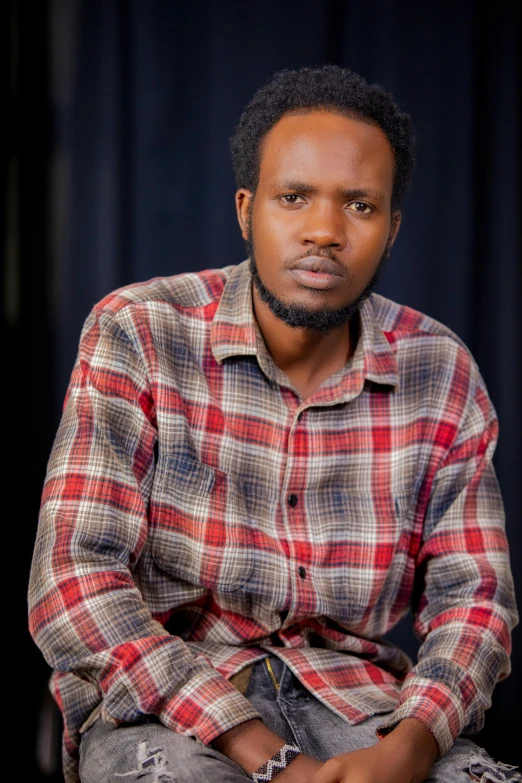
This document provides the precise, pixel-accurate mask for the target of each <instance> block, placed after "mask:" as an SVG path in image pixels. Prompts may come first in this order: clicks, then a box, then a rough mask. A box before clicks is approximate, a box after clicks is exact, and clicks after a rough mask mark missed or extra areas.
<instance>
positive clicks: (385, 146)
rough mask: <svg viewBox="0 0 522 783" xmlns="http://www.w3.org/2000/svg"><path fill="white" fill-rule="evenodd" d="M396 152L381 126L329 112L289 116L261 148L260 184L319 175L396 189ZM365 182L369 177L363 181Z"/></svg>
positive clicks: (350, 182) (329, 178)
mask: <svg viewBox="0 0 522 783" xmlns="http://www.w3.org/2000/svg"><path fill="white" fill-rule="evenodd" d="M394 163H395V161H394V156H393V152H392V149H391V146H390V143H389V141H388V139H387V138H386V136H385V134H384V132H383V131H382V130H381V128H379V127H378V126H376V125H370V124H368V123H366V122H363V121H361V120H359V119H355V118H351V117H347V116H345V115H343V114H338V113H336V112H332V111H328V110H323V111H318V110H315V111H310V112H303V113H297V112H296V113H292V114H286V115H285V116H284V117H282V118H281V119H280V120H279V121H278V122H277V123H276V124H275V125H274V126H273V128H271V129H270V131H269V132H268V133H267V135H266V137H265V139H264V141H263V145H262V147H261V165H260V171H259V183H260V185H261V184H262V183H263V184H265V185H268V184H269V183H270V182H272V181H278V182H279V181H280V180H281V179H282V178H283V179H285V180H286V179H288V180H299V181H308V180H307V178H308V179H310V178H313V180H314V182H313V184H316V183H317V181H323V182H327V181H329V180H335V181H338V182H342V184H343V185H346V184H349V185H353V186H357V187H358V186H361V185H362V184H364V185H365V186H367V187H369V186H370V185H372V186H379V187H380V188H384V189H385V190H388V189H389V191H390V193H391V190H392V188H393V173H394ZM362 180H365V182H364V183H363V182H362Z"/></svg>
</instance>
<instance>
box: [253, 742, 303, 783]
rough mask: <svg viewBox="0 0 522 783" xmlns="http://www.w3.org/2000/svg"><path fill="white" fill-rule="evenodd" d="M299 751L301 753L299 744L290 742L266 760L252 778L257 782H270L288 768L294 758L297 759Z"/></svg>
mask: <svg viewBox="0 0 522 783" xmlns="http://www.w3.org/2000/svg"><path fill="white" fill-rule="evenodd" d="M299 753H301V751H300V750H299V748H298V747H297V745H289V744H288V743H287V744H286V745H283V747H282V748H281V749H280V750H278V751H277V753H276V754H275V755H274V756H272V758H271V759H268V761H265V763H264V764H263V765H262V766H261V767H259V769H256V771H255V772H252V775H251V777H252V780H255V781H256V783H268V782H269V781H270V780H273V779H274V778H275V776H276V775H278V774H279V772H282V771H283V770H284V769H286V768H287V766H288V765H289V764H290V762H291V761H292V759H295V757H296V756H298V755H299Z"/></svg>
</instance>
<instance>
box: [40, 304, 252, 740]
mask: <svg viewBox="0 0 522 783" xmlns="http://www.w3.org/2000/svg"><path fill="white" fill-rule="evenodd" d="M124 323H125V324H126V328H125V329H124V328H123V327H122V326H121V325H120V323H118V322H117V321H116V318H115V317H114V316H113V314H112V313H106V312H104V311H103V310H102V311H101V312H100V311H93V312H92V313H91V315H90V316H89V318H88V319H87V321H86V323H85V326H84V329H83V332H82V336H81V340H80V347H79V353H78V359H77V362H76V364H75V367H74V370H73V373H72V378H71V383H70V386H69V389H68V392H67V396H66V403H65V406H64V412H63V416H62V420H61V423H60V426H59V429H58V433H57V436H56V439H55V443H54V446H53V450H52V453H51V457H50V460H49V464H48V469H47V475H46V481H45V485H44V490H43V496H42V504H41V513H40V518H39V524H38V532H37V538H36V544H35V549H34V554H33V562H32V567H31V575H30V584H29V617H30V630H31V634H32V636H33V638H34V640H35V642H36V644H37V645H38V646H39V648H40V649H41V651H42V653H43V655H44V657H45V659H46V661H47V663H48V664H49V665H50V666H51V667H52V668H53V669H55V670H56V671H58V672H72V673H73V674H74V675H76V676H77V677H79V678H81V679H82V680H86V681H88V682H90V683H92V684H94V685H95V686H96V687H97V688H98V689H99V691H100V696H101V697H102V698H103V711H102V717H103V719H104V720H106V721H109V722H112V723H116V724H119V723H126V722H133V721H136V720H139V719H140V718H141V717H142V716H143V715H144V714H154V715H156V716H157V717H158V718H159V719H160V720H161V722H162V723H163V724H164V725H165V726H167V727H168V728H170V729H172V730H174V731H176V732H177V733H180V734H185V735H188V736H193V737H196V738H197V739H198V740H200V741H201V742H203V743H205V744H208V743H209V742H211V741H212V740H213V739H214V738H215V737H216V736H219V735H220V734H222V733H223V732H224V731H227V730H228V729H230V728H232V727H234V726H236V725H238V724H240V723H242V722H244V721H246V720H249V719H251V718H260V715H259V714H258V712H257V711H256V710H255V709H254V708H253V707H252V706H251V704H250V702H249V701H248V700H247V699H245V698H244V696H242V695H241V694H240V693H239V691H238V690H237V689H236V688H234V686H233V685H232V684H230V683H229V682H228V681H227V680H226V679H225V677H223V676H222V675H221V674H220V673H219V672H218V671H217V670H216V669H214V668H213V667H212V665H211V663H210V661H209V660H208V659H207V658H206V657H205V656H203V655H195V654H193V653H191V651H190V650H189V648H188V647H187V645H185V644H184V642H183V641H182V640H181V639H180V638H178V637H175V636H172V635H170V634H169V633H168V632H167V631H166V630H165V629H164V627H163V626H162V625H161V624H160V623H159V622H157V621H156V620H155V619H154V618H153V617H152V615H151V613H150V611H149V609H148V607H147V606H146V604H145V603H144V601H143V599H142V596H141V593H140V591H139V590H138V588H137V586H136V584H135V583H134V581H133V578H132V566H133V564H135V563H136V561H137V560H138V558H139V557H140V554H141V553H142V550H143V547H144V544H145V541H146V538H147V528H148V519H147V505H148V499H149V496H150V492H151V487H152V482H153V479H154V466H155V458H154V450H155V445H156V442H157V438H158V432H157V425H156V420H155V406H154V395H153V391H152V390H151V388H149V376H148V374H147V372H146V369H145V368H146V354H145V349H144V348H142V343H141V338H140V336H139V334H140V329H141V330H142V329H143V328H145V327H143V326H140V325H138V324H136V323H134V321H133V319H132V317H130V316H129V317H128V318H127V321H125V322H124ZM133 330H134V332H133Z"/></svg>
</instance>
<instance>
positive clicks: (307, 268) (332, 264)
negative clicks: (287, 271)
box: [292, 256, 343, 277]
mask: <svg viewBox="0 0 522 783" xmlns="http://www.w3.org/2000/svg"><path fill="white" fill-rule="evenodd" d="M292 269H302V270H303V271H304V272H318V273H320V274H323V275H337V276H338V277H342V276H343V273H342V269H341V266H340V264H338V263H337V261H332V259H331V258H324V257H323V256H308V258H302V259H301V260H300V261H298V262H297V263H296V264H294V265H293V267H292Z"/></svg>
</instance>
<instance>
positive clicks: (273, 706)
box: [80, 657, 522, 783]
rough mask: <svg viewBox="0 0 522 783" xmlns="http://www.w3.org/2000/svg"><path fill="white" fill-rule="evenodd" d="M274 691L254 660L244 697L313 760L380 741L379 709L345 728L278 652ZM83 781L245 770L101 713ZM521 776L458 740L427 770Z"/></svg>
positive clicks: (222, 777)
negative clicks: (106, 720) (104, 718)
mask: <svg viewBox="0 0 522 783" xmlns="http://www.w3.org/2000/svg"><path fill="white" fill-rule="evenodd" d="M270 662H271V664H272V669H273V673H274V675H275V677H276V680H277V682H278V683H279V689H278V690H277V689H276V687H275V685H274V682H273V679H272V677H271V676H270V673H269V671H268V668H267V666H266V662H265V661H259V662H258V663H257V664H255V667H254V670H253V673H252V676H251V678H250V682H249V684H248V688H247V690H246V692H245V696H246V698H248V699H249V700H250V702H251V703H252V704H253V705H254V706H255V707H256V709H257V710H258V712H259V713H260V714H261V715H262V717H263V720H264V722H265V724H266V725H267V726H269V727H270V728H271V729H272V730H273V731H275V732H276V733H277V734H279V735H280V736H281V737H282V738H284V739H285V740H286V741H287V742H294V743H297V745H298V746H299V747H300V748H301V750H302V751H303V753H306V754H308V755H310V756H313V757H314V758H316V759H318V760H319V761H326V760H327V759H329V758H331V757H332V756H337V755H340V754H341V753H347V752H349V751H351V750H357V749H359V748H365V747H369V746H370V745H374V744H375V743H376V742H379V740H378V739H377V737H376V735H375V729H376V728H377V726H379V725H380V723H381V722H382V715H381V716H379V715H375V716H373V717H371V718H369V719H367V720H365V721H363V722H362V723H359V724H358V725H355V726H351V725H349V724H348V723H347V722H346V721H345V720H343V719H342V718H340V717H339V716H338V715H336V714H335V713H333V712H332V711H331V710H329V709H328V708H327V707H325V706H324V705H323V704H322V703H321V702H319V701H318V700H317V699H316V698H315V697H314V696H312V695H311V694H310V693H309V692H308V691H307V690H306V689H305V688H304V687H303V686H302V685H301V684H300V682H299V680H298V679H297V678H296V677H295V676H294V675H293V674H292V672H291V671H290V670H289V669H288V668H287V666H286V665H285V664H283V663H282V662H281V661H280V660H279V659H278V658H273V657H271V658H270ZM80 778H81V781H82V783H117V782H119V783H124V782H125V781H129V783H133V781H142V783H244V781H245V780H248V779H249V777H248V775H247V774H246V773H245V772H244V770H243V769H242V768H241V767H239V766H238V765H237V764H235V763H234V762H233V761H232V760H231V759H229V758H227V757H226V756H224V755H223V754H222V753H219V752H218V751H217V750H214V749H213V748H211V747H208V746H206V745H203V744H202V743H201V742H198V741H197V740H195V739H194V738H192V737H185V736H183V735H180V734H176V733H175V732H173V731H171V730H170V729H167V728H165V726H163V725H162V724H161V723H159V722H158V721H157V720H156V719H153V720H149V721H147V722H144V723H139V724H132V725H128V726H121V727H118V728H114V727H113V726H110V725H108V724H106V723H104V722H103V721H102V720H101V719H98V720H97V721H96V722H95V723H94V725H93V726H91V728H90V729H88V731H87V732H86V733H85V734H84V735H83V738H82V742H81V747H80ZM470 780H480V781H482V783H486V781H488V783H503V782H504V781H522V777H521V775H520V774H519V772H517V771H516V769H515V768H513V767H511V766H510V765H506V764H502V763H500V762H498V763H496V762H495V761H493V759H491V758H490V756H489V755H488V754H487V753H486V751H485V750H483V749H481V748H479V747H478V746H477V745H475V744H474V743H473V742H471V741H469V740H467V739H463V738H459V739H457V740H456V741H455V744H454V745H453V747H452V748H451V750H449V751H448V753H447V754H446V755H445V756H444V757H443V758H442V759H440V760H439V761H438V762H437V763H436V764H435V765H434V766H433V768H432V771H431V774H430V777H429V778H428V781H429V783H469V781H470Z"/></svg>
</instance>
